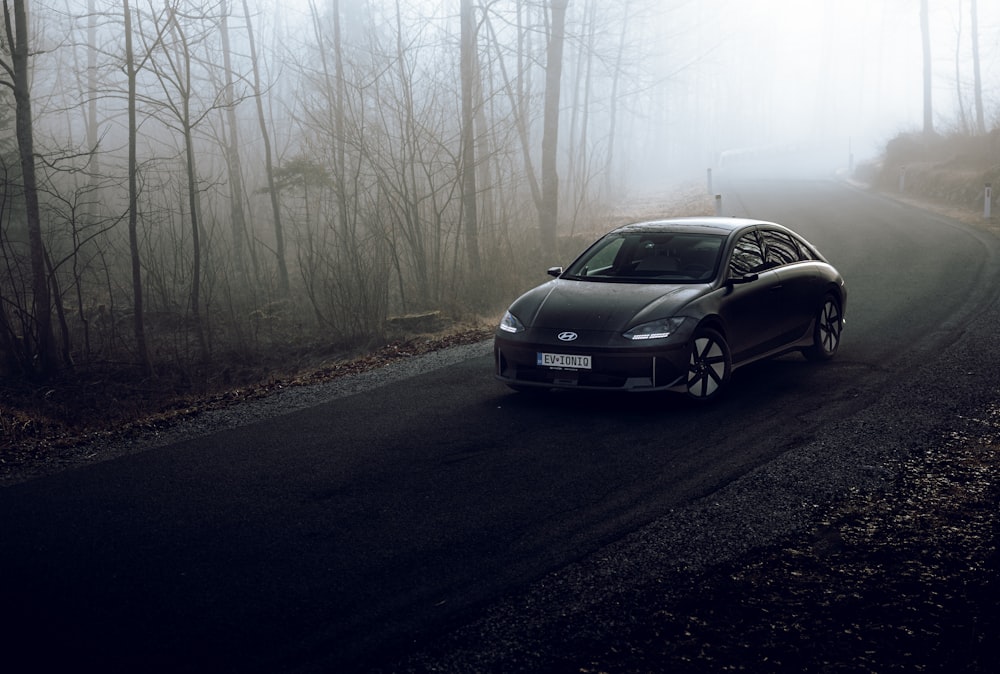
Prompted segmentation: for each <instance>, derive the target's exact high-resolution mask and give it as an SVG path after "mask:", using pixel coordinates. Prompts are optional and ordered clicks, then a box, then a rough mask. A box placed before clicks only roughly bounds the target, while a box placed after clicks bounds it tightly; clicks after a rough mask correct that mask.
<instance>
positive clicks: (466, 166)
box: [461, 0, 481, 275]
mask: <svg viewBox="0 0 1000 674" xmlns="http://www.w3.org/2000/svg"><path fill="white" fill-rule="evenodd" d="M461 19H462V40H461V80H462V161H461V165H462V226H463V229H464V233H465V250H466V255H467V256H468V258H467V260H468V263H469V265H470V266H471V269H472V273H473V275H475V274H477V273H478V272H479V269H480V267H481V263H480V260H479V224H478V218H477V210H476V209H477V205H476V133H475V105H474V99H475V82H476V77H475V68H476V16H475V12H474V11H473V6H472V0H462V7H461Z"/></svg>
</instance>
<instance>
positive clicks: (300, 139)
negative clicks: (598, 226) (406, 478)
mask: <svg viewBox="0 0 1000 674" xmlns="http://www.w3.org/2000/svg"><path fill="white" fill-rule="evenodd" d="M79 4H80V3H73V2H65V3H59V2H51V3H31V2H24V1H23V0H18V1H16V2H14V3H13V6H12V7H11V6H10V4H9V3H8V2H5V3H4V11H5V19H6V20H7V30H6V32H5V35H6V40H5V41H4V44H3V45H2V46H3V52H2V58H3V60H4V66H5V68H4V69H5V73H4V74H5V79H7V80H8V81H6V82H5V84H8V85H9V86H6V87H0V98H2V99H3V103H2V105H0V162H2V164H0V171H2V173H0V177H2V190H3V191H2V193H0V224H2V237H0V255H2V262H0V267H2V271H3V274H2V279H0V295H2V303H0V370H2V375H3V376H5V377H27V378H41V379H46V378H49V377H52V376H54V375H56V374H58V373H60V372H66V371H67V370H80V369H87V368H108V367H113V368H124V369H126V370H129V371H131V372H132V373H133V374H135V375H137V376H140V377H143V378H147V379H155V378H157V377H163V376H169V377H180V378H181V379H184V380H188V381H191V382H196V381H199V380H205V379H210V378H212V377H217V376H219V373H220V372H222V371H223V370H227V369H229V368H232V366H233V364H234V363H239V362H247V361H251V362H252V361H255V360H258V359H260V358H263V357H266V355H267V354H268V353H273V352H274V351H275V350H277V351H280V350H283V349H287V348H289V347H292V346H299V347H301V346H305V345H307V344H310V343H323V344H328V345H330V344H333V345H336V344H345V345H350V344H356V343H366V342H371V341H372V340H375V341H377V340H378V339H379V338H380V337H381V336H383V335H384V334H385V330H386V324H387V320H388V319H389V318H391V317H395V316H402V315H410V314H414V313H420V312H426V311H435V312H443V313H444V314H445V315H447V316H451V317H461V316H465V315H477V314H480V313H487V314H490V313H495V312H496V311H498V310H499V308H500V305H501V303H502V302H503V301H505V299H509V297H510V295H511V294H512V293H513V292H515V291H516V290H517V288H518V283H519V281H518V279H517V273H516V272H517V270H518V269H521V268H523V267H524V266H525V265H526V264H530V263H531V262H532V261H534V259H537V257H535V258H532V255H526V254H525V253H524V251H535V252H539V251H550V252H551V251H552V250H553V249H554V247H555V245H556V239H557V232H556V223H557V222H559V223H560V226H561V227H566V226H567V223H569V224H568V228H569V229H572V227H573V225H572V222H573V221H576V220H577V219H578V218H579V214H580V213H582V212H586V211H588V210H590V209H592V208H594V207H595V205H596V204H599V203H602V202H605V201H607V198H608V195H609V193H610V192H611V191H613V190H615V189H616V185H615V184H614V172H613V170H611V167H612V166H613V165H614V163H615V155H614V153H615V148H614V144H613V141H614V138H615V137H616V134H615V125H616V124H620V123H621V122H620V116H619V115H618V114H617V113H618V109H617V107H618V106H623V105H625V104H626V103H627V102H629V101H630V98H629V97H628V96H624V95H622V94H625V93H626V92H623V91H619V88H620V87H621V84H620V82H621V81H622V78H623V76H624V74H625V73H626V72H628V71H629V69H630V68H632V67H634V62H628V61H629V59H632V58H634V54H631V53H629V49H628V47H627V44H626V41H625V38H624V35H625V31H626V30H627V27H628V25H629V20H630V16H629V12H631V11H636V10H635V9H634V8H633V7H632V5H631V4H630V3H622V4H621V5H620V6H618V5H616V6H614V7H609V6H607V5H606V4H605V5H604V6H602V3H598V2H596V1H594V0H592V1H590V2H588V3H583V2H578V3H576V4H577V5H578V6H577V7H576V8H575V11H576V12H577V13H579V14H578V15H575V16H574V18H573V19H572V21H571V22H569V23H570V25H571V26H572V28H573V29H574V30H575V31H577V35H576V38H575V39H573V40H567V39H566V37H565V35H566V30H567V23H568V20H567V13H568V12H567V5H568V4H569V3H568V1H567V0H554V1H553V2H545V3H538V2H491V3H487V4H481V3H479V2H474V0H462V1H461V2H460V3H447V4H445V3H442V4H441V5H440V6H439V7H433V8H432V9H433V10H434V12H432V13H430V14H428V13H426V10H427V9H428V8H429V6H428V5H427V4H426V3H417V5H416V6H414V5H413V4H412V3H409V4H408V3H406V2H404V1H403V0H395V1H388V0H386V1H382V2H380V1H377V0H372V1H371V2H358V1H352V0H309V1H308V2H303V3H289V4H286V3H269V2H256V3H255V2H253V0H216V1H215V2H209V3H205V2H193V1H191V0H167V1H166V2H141V1H139V2H136V0H132V1H131V2H130V1H129V0H123V1H122V2H104V1H102V0H89V1H88V2H87V3H86V6H78V5H79ZM451 4H454V7H451V6H450V5H451ZM286 9H287V10H289V11H285V10H286ZM292 9H294V11H292ZM449 12H450V13H449ZM609 27H614V28H613V29H612V30H610V31H609V30H608V28H609ZM581 31H582V33H581ZM564 69H572V70H573V76H572V77H571V78H564V77H563V76H562V70H564ZM635 75H636V78H637V79H641V73H635ZM564 80H568V81H572V82H573V84H572V85H571V86H565V85H564V84H563V83H564ZM29 84H30V86H29ZM630 86H632V87H633V88H634V86H635V85H634V82H633V84H632V85H630ZM29 89H30V92H29ZM598 89H600V90H601V91H602V92H604V93H601V94H599V95H598V94H597V93H596V92H597V90H598ZM567 99H568V100H570V101H571V102H572V106H571V107H569V106H561V101H562V102H563V103H565V101H566V100H567ZM565 108H568V109H570V110H571V111H572V113H571V114H567V113H566V109H565ZM559 135H562V136H564V138H563V141H562V147H566V146H571V147H573V148H576V149H575V150H574V151H573V152H570V153H569V154H568V155H565V156H562V157H561V158H560V159H559V161H560V162H561V163H562V166H561V167H560V168H561V170H560V173H559V176H558V178H557V168H556V163H557V156H556V153H557V148H559V147H560V143H561V141H560V139H559ZM567 139H570V140H569V142H566V141H567ZM557 190H558V192H557ZM560 208H561V209H564V210H563V213H560V212H559V210H560ZM529 258H530V259H529Z"/></svg>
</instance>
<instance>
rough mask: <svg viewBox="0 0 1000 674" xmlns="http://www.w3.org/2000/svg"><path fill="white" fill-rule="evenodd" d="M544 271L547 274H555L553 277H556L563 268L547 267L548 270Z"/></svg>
mask: <svg viewBox="0 0 1000 674" xmlns="http://www.w3.org/2000/svg"><path fill="white" fill-rule="evenodd" d="M546 273H547V274H548V275H549V276H555V277H557V278H558V277H559V275H560V274H562V273H563V268H562V267H549V269H548V271H547V272H546Z"/></svg>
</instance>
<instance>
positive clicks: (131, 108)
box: [122, 0, 153, 377]
mask: <svg viewBox="0 0 1000 674" xmlns="http://www.w3.org/2000/svg"><path fill="white" fill-rule="evenodd" d="M122 7H123V10H124V13H125V70H126V75H127V77H128V245H129V255H130V257H131V260H132V330H133V334H134V335H135V345H136V350H137V352H138V356H139V365H140V367H142V369H143V371H144V372H145V373H146V376H150V377H151V376H153V366H152V363H151V362H150V360H149V350H148V349H147V346H146V324H145V317H144V314H143V311H144V310H143V297H142V263H141V261H140V258H139V235H138V221H139V214H138V208H139V185H138V178H137V177H136V170H137V161H136V138H137V136H138V130H137V128H136V118H135V96H136V68H135V52H134V49H133V47H132V10H131V8H130V7H129V0H122Z"/></svg>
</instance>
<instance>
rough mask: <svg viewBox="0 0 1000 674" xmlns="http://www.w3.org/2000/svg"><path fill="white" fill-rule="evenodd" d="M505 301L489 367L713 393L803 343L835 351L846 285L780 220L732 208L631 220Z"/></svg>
mask: <svg viewBox="0 0 1000 674" xmlns="http://www.w3.org/2000/svg"><path fill="white" fill-rule="evenodd" d="M548 271H549V274H551V275H552V276H555V277H556V278H555V279H554V280H552V281H549V282H547V283H544V284H542V285H540V286H538V287H537V288H534V289H533V290H530V291H528V292H527V293H525V294H524V295H522V296H521V297H519V298H518V299H517V300H515V301H514V303H513V304H512V305H511V306H510V309H509V310H508V311H507V313H506V314H505V315H504V317H503V319H502V320H501V322H500V325H499V327H498V328H497V331H496V335H495V337H494V346H493V351H494V358H495V361H496V377H497V379H499V380H500V381H502V382H504V383H506V384H508V385H509V386H511V387H512V388H514V389H517V390H531V389H545V388H569V389H594V390H621V391H677V392H681V393H686V394H687V395H688V396H690V397H691V398H694V399H696V400H709V399H712V398H715V397H716V396H718V395H719V393H720V392H722V391H723V389H724V388H725V386H726V384H727V383H728V381H729V378H730V375H731V374H732V371H733V370H734V369H735V368H737V367H740V366H742V365H746V364H748V363H751V362H753V361H756V360H760V359H762V358H768V357H772V356H777V355H780V354H784V353H787V352H790V351H801V352H802V353H803V354H804V355H805V356H806V357H807V358H809V359H813V360H826V359H829V358H832V357H833V356H834V355H835V354H836V353H837V349H838V347H839V346H840V336H841V331H842V330H843V327H844V310H845V308H846V302H847V291H846V287H845V285H844V279H843V278H842V277H841V275H840V273H839V272H838V271H837V270H836V269H834V268H833V266H832V265H830V263H828V262H827V261H826V259H824V258H823V256H822V255H821V254H820V253H819V251H818V250H816V248H815V246H813V245H811V244H810V243H809V242H808V241H806V240H805V239H804V238H802V237H801V236H799V235H798V234H796V233H795V232H793V231H791V230H790V229H788V228H787V227H783V226H781V225H778V224H775V223H772V222H763V221H758V220H748V219H738V218H711V217H699V218H677V219H669V220H658V221H651V222H642V223H636V224H631V225H626V226H624V227H620V228H618V229H615V230H613V231H611V232H609V233H608V234H606V235H605V236H603V237H601V238H600V239H599V240H598V241H597V242H595V243H594V244H593V245H591V246H590V247H589V248H588V249H587V250H586V251H584V252H583V254H582V255H580V257H578V258H577V259H576V261H574V262H573V263H572V264H571V265H570V266H569V267H567V268H566V269H565V270H564V269H563V268H561V267H553V268H552V269H549V270H548Z"/></svg>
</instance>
